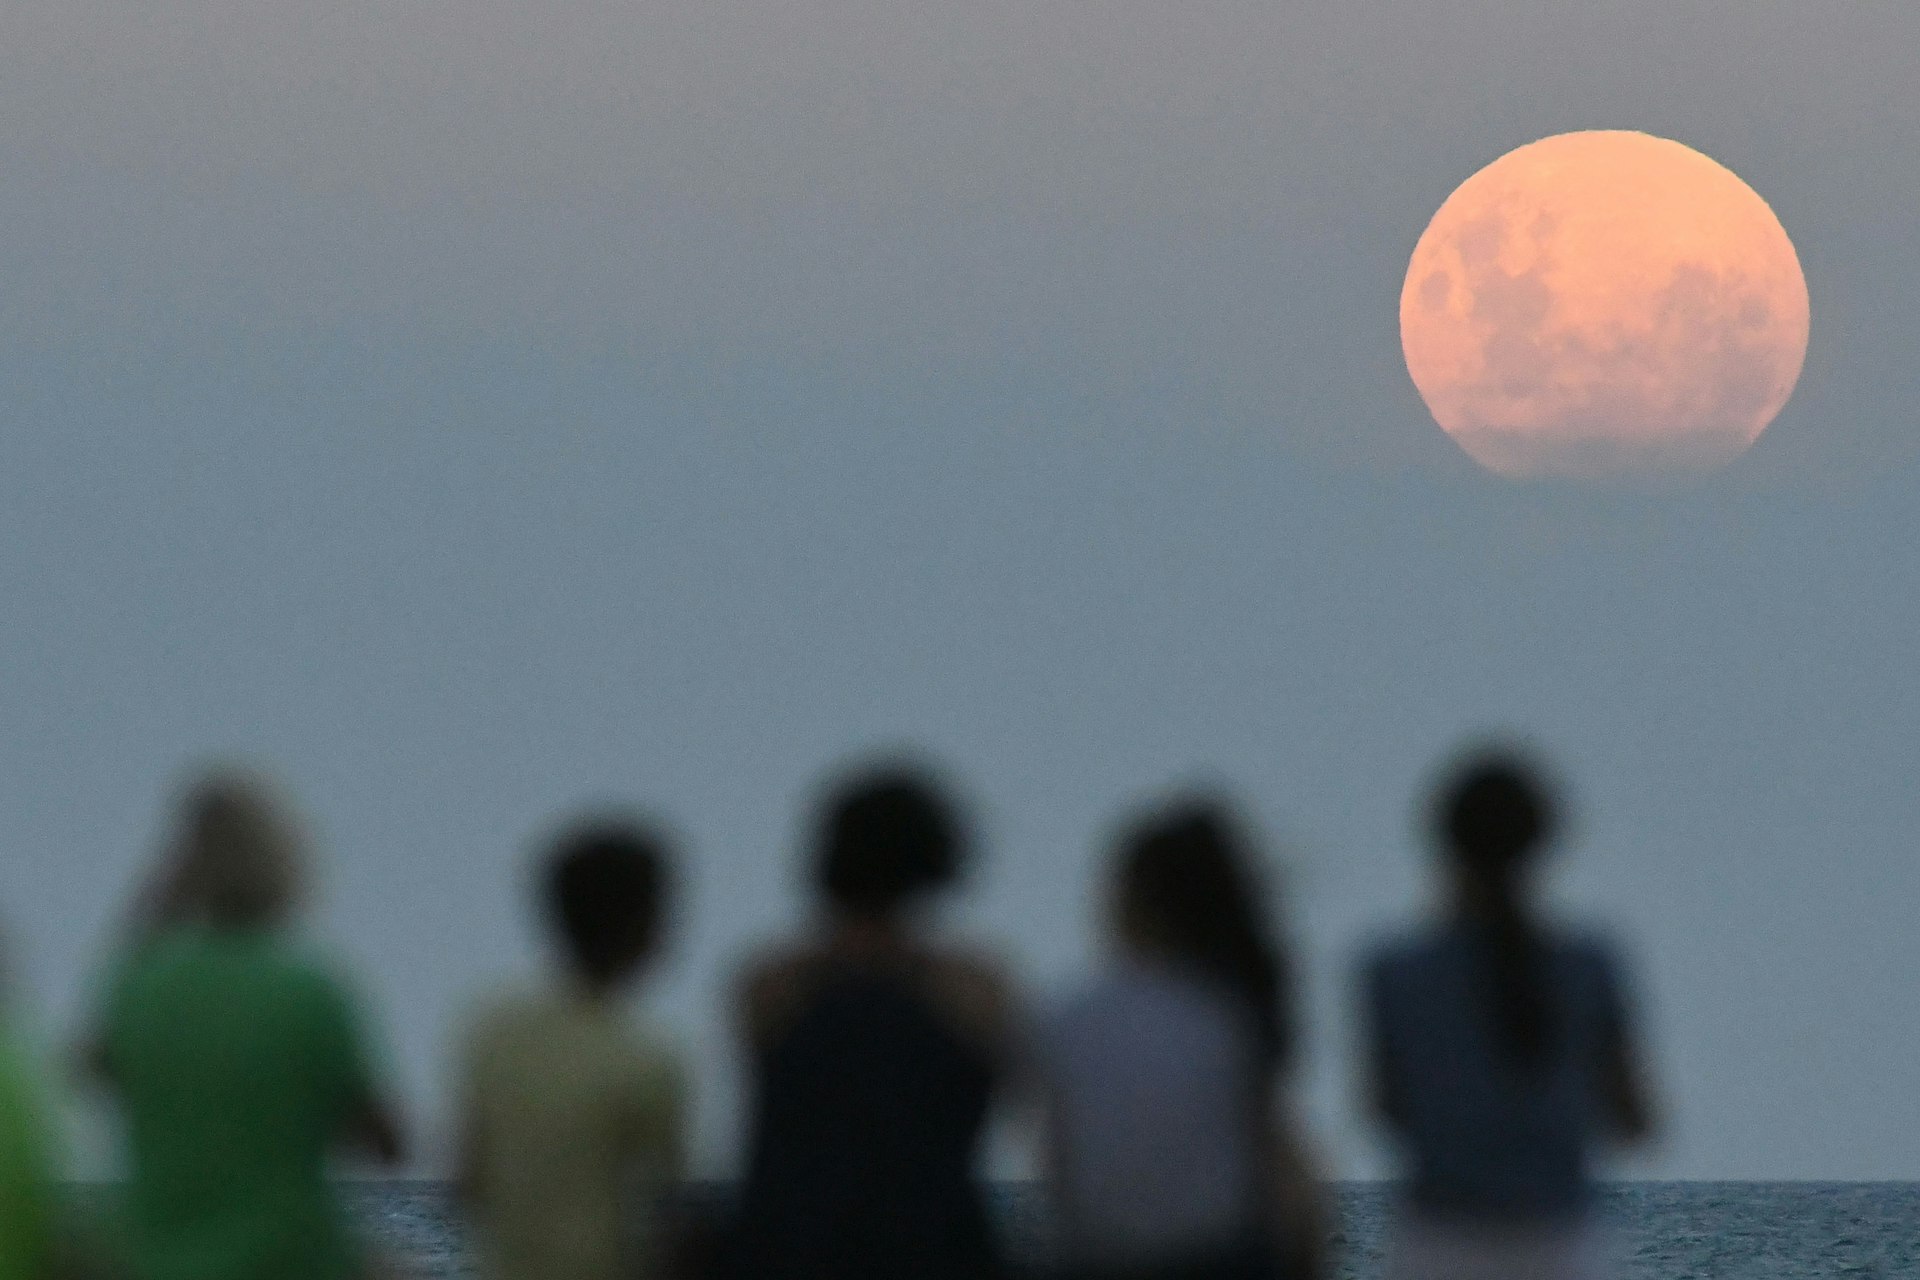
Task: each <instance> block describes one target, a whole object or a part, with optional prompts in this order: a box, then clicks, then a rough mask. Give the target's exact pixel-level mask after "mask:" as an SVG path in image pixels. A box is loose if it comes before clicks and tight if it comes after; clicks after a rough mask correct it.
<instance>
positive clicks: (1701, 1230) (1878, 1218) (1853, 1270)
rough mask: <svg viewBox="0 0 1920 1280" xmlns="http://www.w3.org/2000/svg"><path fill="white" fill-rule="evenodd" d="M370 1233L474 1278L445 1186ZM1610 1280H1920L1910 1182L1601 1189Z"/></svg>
mask: <svg viewBox="0 0 1920 1280" xmlns="http://www.w3.org/2000/svg"><path fill="white" fill-rule="evenodd" d="M350 1194H351V1195H352V1198H353V1205H354V1208H355V1210H356V1212H358V1213H359V1214H360V1216H361V1218H362V1220H363V1221H364V1223H365V1225H366V1229H367V1232H368V1234H369V1235H370V1236H371V1237H372V1238H373V1239H375V1240H377V1241H378V1242H380V1244H381V1245H382V1246H384V1247H385V1248H386V1249H388V1250H390V1251H391V1252H392V1253H394V1254H396V1255H399V1256H400V1258H402V1259H403V1260H404V1261H405V1262H406V1263H407V1264H408V1266H409V1267H410V1269H411V1270H412V1271H413V1272H414V1274H416V1275H419V1276H422V1277H434V1280H439V1278H440V1277H463V1276H469V1275H471V1274H473V1272H472V1267H471V1262H470V1258H469V1254H468V1252H467V1249H466V1245H465V1241H464V1240H463V1238H462V1235H461V1231H460V1228H459V1223H458V1216H457V1215H456V1214H455V1213H454V1212H453V1211H452V1208H451V1205H450V1204H449V1201H448V1197H447V1191H446V1188H445V1186H443V1185H441V1184H438V1183H430V1182H399V1183H370V1184H362V1185H360V1186H357V1187H355V1188H354V1189H353V1190H352V1191H351V1193H350ZM1338 1200H1339V1209H1340V1224H1339V1232H1338V1236H1337V1238H1336V1240H1335V1255H1336V1259H1337V1265H1336V1271H1335V1274H1336V1275H1337V1276H1338V1277H1339V1278H1340V1280H1375V1278H1376V1277H1378V1276H1379V1275H1380V1272H1381V1257H1382V1250H1383V1247H1384V1244H1385V1236H1386V1232H1387V1228H1388V1199H1387V1192H1386V1190H1385V1189H1384V1188H1382V1187H1380V1186H1377V1185H1371V1184H1345V1185H1343V1186H1341V1187H1340V1188H1339V1192H1338ZM1000 1208H1001V1212H1002V1215H1003V1220H1004V1224H1005V1228H1006V1231H1007V1235H1008V1238H1009V1239H1010V1240H1011V1241H1012V1242H1014V1244H1015V1246H1016V1247H1017V1248H1025V1249H1034V1248H1037V1247H1038V1245H1039V1243H1040V1241H1041V1240H1042V1238H1043V1237H1042V1232H1043V1230H1044V1226H1043V1223H1042V1221H1041V1218H1040V1215H1039V1213H1038V1212H1037V1209H1036V1206H1035V1204H1034V1200H1033V1196H1032V1194H1031V1193H1030V1192H1028V1191H1024V1190H1022V1189H1021V1188H1017V1187H1014V1188H1008V1189H1006V1190H1005V1191H1004V1192H1003V1193H1002V1195H1001V1197H1000ZM1606 1216H1607V1222H1608V1226H1609V1231H1610V1234H1611V1238H1612V1242H1613V1254H1614V1257H1615V1259H1616V1263H1617V1265H1616V1270H1615V1274H1616V1276H1617V1277H1619V1280H1818V1278H1823V1277H1849V1278H1851V1280H1920V1183H1915V1182H1637V1183H1621V1184H1616V1185H1614V1186H1612V1187H1610V1188H1608V1190H1607V1193H1606Z"/></svg>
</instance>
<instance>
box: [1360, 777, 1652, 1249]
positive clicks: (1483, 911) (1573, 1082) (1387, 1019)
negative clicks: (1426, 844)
mask: <svg viewBox="0 0 1920 1280" xmlns="http://www.w3.org/2000/svg"><path fill="white" fill-rule="evenodd" d="M1556 816H1557V815H1556V812H1555V805H1554V801H1553V798H1552V796H1551V794H1550V793H1549V791H1548V789H1547V787H1546V786H1545V785H1544V784H1543V783H1542V782H1541V780H1540V778H1539V775H1538V772H1537V770H1536V769H1535V768H1534V767H1533V766H1532V765H1531V764H1529V763H1528V762H1527V761H1526V760H1525V759H1524V758H1522V757H1521V756H1519V755H1518V754H1516V753H1513V752H1510V751H1505V750H1498V751H1485V752H1481V753H1479V754H1476V755H1474V756H1472V757H1470V758H1468V759H1467V760H1466V761H1465V762H1464V763H1462V764H1460V765H1458V766H1457V767H1456V768H1455V770H1454V771H1453V773H1452V775H1451V776H1450V777H1449V778H1448V779H1447V781H1446V782H1445V783H1444V784H1443V785H1442V786H1441V787H1440V788H1439V790H1438V791H1437V793H1436V795H1435V798H1434V802H1433V808H1432V822H1433V834H1434V837H1435V843H1436V845H1437V848H1438V852H1439V853H1440V855H1441V860H1442V863H1443V885H1444V897H1443V904H1442V910H1441V912H1440V914H1439V918H1438V919H1437V920H1436V921H1434V922H1432V923H1431V924H1429V925H1426V926H1424V927H1421V928H1419V929H1416V930H1413V931H1410V932H1408V933H1406V934H1404V935H1402V936H1399V937H1396V938H1394V939H1392V940H1390V941H1388V942H1386V943H1384V944H1382V945H1380V946H1377V947H1375V948H1374V949H1372V950H1371V951H1370V952H1369V954H1368V956H1367V958H1366V961H1365V965H1364V982H1363V985H1364V1010H1363V1014H1364V1021H1365V1025H1366V1028H1367V1031H1366V1045H1367V1053H1368V1076H1369V1085H1370V1094H1371V1102H1372V1105H1373V1108H1374V1110H1375V1111H1376V1113H1377V1115H1378V1117H1379V1119H1380V1120H1381V1121H1382V1122H1383V1123H1384V1125H1385V1127H1386V1128H1387V1130H1388V1131H1389V1132H1390V1134H1391V1135H1392V1137H1393V1138H1394V1139H1395V1140H1396V1141H1397V1144H1398V1145H1399V1147H1400V1148H1401V1150H1402V1152H1403V1155H1404V1157H1405V1160H1406V1164H1407V1167H1408V1176H1407V1179H1406V1181H1405V1185H1404V1193H1403V1200H1404V1203H1403V1207H1402V1212H1401V1215H1400V1224H1399V1228H1398V1230H1397V1232H1396V1239H1395V1246H1394V1249H1393V1255H1392V1258H1391V1260H1390V1263H1389V1274H1390V1275H1391V1276H1394V1277H1397V1278H1398V1280H1420V1278H1422V1277H1435V1276H1441V1275H1445V1276H1448V1277H1461V1278H1463V1280H1500V1278H1502V1277H1507V1276H1514V1277H1520V1276H1525V1277H1528V1278H1529V1280H1557V1278H1561V1277H1565V1278H1566V1280H1573V1278H1575V1277H1586V1276H1591V1275H1594V1274H1595V1273H1596V1272H1597V1270H1598V1269H1599V1260H1598V1257H1597V1250H1596V1249H1595V1247H1594V1232H1593V1230H1592V1226H1591V1204H1592V1199H1593V1189H1592V1180H1591V1173H1590V1160H1591V1156H1592V1153H1593V1151H1594V1149H1595V1147H1596V1146H1597V1145H1599V1144H1601V1143H1604V1142H1608V1141H1623V1142H1634V1141H1639V1140H1643V1139H1645V1138H1646V1137H1647V1136H1648V1135H1649V1134H1650V1132H1651V1130H1652V1127H1653V1126H1652V1117H1651V1108H1650V1105H1649V1102H1648V1097H1647V1092H1646V1089H1645V1087H1644V1085H1643V1084H1642V1073H1641V1071H1640V1068H1639V1052H1638V1049H1637V1047H1636V1044H1635V1038H1634V1034H1633V1026H1632V1018H1631V1015H1630V1010H1629V1002H1628V1000H1627V997H1626V991H1625V984H1624V982H1623V980H1622V978H1621V976H1620V966H1619V963H1618V961H1617V959H1616V958H1615V955H1614V952H1613V949H1612V948H1611V947H1610V946H1608V945H1607V943H1606V942H1605V941H1603V940H1602V939H1600V938H1598V937H1595V936H1591V935H1588V934H1585V933H1581V932H1578V931H1575V930H1572V929H1568V928H1564V927H1561V926H1558V925H1554V924H1550V923H1549V922H1547V921H1546V920H1544V919H1542V918H1541V917H1540V915H1539V914H1538V912H1537V910H1536V907H1535V904H1534V898H1533V875H1532V873H1533V870H1534V868H1535V865H1536V863H1537V862H1538V860H1539V856H1540V854H1541V853H1542V852H1543V851H1544V850H1545V849H1546V848H1547V847H1548V845H1549V844H1550V842H1551V838H1552V836H1553V834H1554V828H1555V824H1556Z"/></svg>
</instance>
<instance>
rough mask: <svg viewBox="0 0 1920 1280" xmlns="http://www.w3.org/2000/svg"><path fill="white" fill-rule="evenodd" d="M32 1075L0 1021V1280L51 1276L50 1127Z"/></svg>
mask: <svg viewBox="0 0 1920 1280" xmlns="http://www.w3.org/2000/svg"><path fill="white" fill-rule="evenodd" d="M3 1017H4V1010H0V1018H3ZM36 1075H37V1072H36V1071H35V1070H34V1069H33V1067H32V1066H31V1065H30V1064H29V1060H28V1056H27V1054H26V1053H25V1052H23V1051H22V1049H21V1047H20V1045H19V1044H18V1042H17V1041H16V1040H15V1038H14V1036H13V1034H12V1029H11V1028H10V1027H8V1026H7V1025H6V1024H5V1022H4V1021H0V1280H48V1278H49V1277H51V1276H53V1275H54V1274H55V1271H54V1267H55V1258H54V1253H55V1248H56V1240H55V1227H54V1194H55V1193H54V1174H53V1153H52V1139H51V1134H50V1132H49V1130H50V1128H51V1126H50V1125H49V1124H48V1120H47V1112H46V1105H45V1102H44V1099H43V1097H42V1095H41V1092H40V1089H39V1087H38V1081H37V1080H36V1078H35V1077H36Z"/></svg>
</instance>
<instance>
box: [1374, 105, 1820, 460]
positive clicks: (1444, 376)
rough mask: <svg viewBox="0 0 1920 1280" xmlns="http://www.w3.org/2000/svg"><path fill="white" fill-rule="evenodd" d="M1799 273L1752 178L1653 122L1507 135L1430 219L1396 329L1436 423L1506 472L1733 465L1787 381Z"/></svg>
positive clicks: (1797, 361)
mask: <svg viewBox="0 0 1920 1280" xmlns="http://www.w3.org/2000/svg"><path fill="white" fill-rule="evenodd" d="M1808 323H1809V315H1808V306H1807V282H1806V277H1805V276H1804V275H1803V274H1802V272H1801V269H1800V258H1799V255H1798V254H1796V253H1795V252H1794V249H1793V242H1792V241H1791V240H1789V239H1788V238H1787V233H1786V230H1785V228H1783V227H1782V226H1781V225H1780V220H1779V219H1778V218H1776V217H1775V216H1774V214H1773V210H1772V209H1770V208H1768V207H1767V203H1766V201H1764V200H1762V199H1761V198H1760V197H1759V196H1758V195H1757V194H1755V192H1754V190H1753V189H1752V188H1751V187H1749V186H1748V185H1747V184H1746V183H1744V182H1742V181H1741V180H1740V179H1739V178H1738V177H1736V176H1735V175H1734V174H1733V173H1732V172H1730V171H1729V170H1727V169H1725V168H1722V167H1721V166H1720V165H1719V164H1717V163H1715V162H1714V161H1713V160H1710V159H1708V158H1707V157H1706V156H1704V155H1701V154H1700V153H1699V152H1698V151H1694V150H1692V149H1691V148H1689V147H1686V146H1683V145H1681V144H1680V143H1678V142H1672V141H1669V140H1667V139H1665V138H1656V137H1653V136H1651V135H1650V134H1644V133H1626V132H1613V131H1596V132H1588V133H1566V134H1560V135H1557V136H1555V137H1551V138H1546V139H1543V140H1542V141H1539V142H1535V143H1532V144H1530V145H1528V146H1524V147H1521V148H1519V149H1518V150H1516V151H1511V152H1509V153H1507V154H1506V155H1504V156H1502V157H1501V158H1500V159H1498V160H1496V161H1494V162H1493V163H1492V164H1490V165H1488V166H1487V167H1486V168H1484V169H1482V170H1481V171H1480V172H1478V173H1476V174H1474V175H1473V176H1472V177H1471V178H1468V179H1467V180H1466V181H1465V182H1464V183H1462V184H1461V185H1460V188H1459V189H1458V190H1457V191H1455V192H1454V193H1453V194H1452V195H1451V196H1449V197H1448V198H1447V201H1446V203H1445V204H1443V205H1441V206H1440V211H1439V212H1438V213H1436V214H1434V216H1433V221H1432V222H1431V223H1430V224H1429V225H1428V226H1427V229H1426V233H1425V234H1424V235H1422V236H1421V237H1420V243H1419V244H1418V246H1416V247H1415V249H1414V251H1413V261H1412V263H1411V265H1410V266H1409V267H1408V268H1407V280H1406V285H1405V287H1404V288H1403V289H1402V290H1401V293H1400V345H1401V347H1402V349H1403V350H1404V351H1405V352H1406V357H1407V371H1408V372H1409V373H1411V374H1412V375H1413V382H1414V385H1415V386H1416V387H1417V388H1419V391H1420V395H1421V398H1422V399H1424V400H1425V401H1426V402H1427V408H1428V409H1430V410H1432V412H1433V416H1434V420H1435V421H1437V422H1438V423H1439V424H1440V426H1441V427H1442V428H1443V429H1445V431H1446V432H1447V434H1448V435H1450V436H1452V437H1453V439H1454V440H1455V441H1456V442H1457V443H1458V444H1459V445H1460V447H1461V448H1462V449H1464V450H1466V452H1467V454H1468V455H1469V456H1470V457H1472V458H1473V460H1474V461H1476V462H1478V463H1479V464H1480V465H1481V466H1483V467H1486V468H1487V469H1488V470H1489V471H1493V472H1495V473H1496V474H1499V475H1502V476H1506V477H1509V478H1512V479H1531V478H1536V477H1546V476H1569V477H1577V478H1582V479H1610V478H1620V477H1629V476H1636V475H1642V476H1644V475H1654V474H1662V473H1671V472H1675V471H1695V472H1697V471H1704V470H1710V469H1712V468H1715V467H1719V466H1722V465H1724V464H1726V463H1728V462H1730V461H1732V460H1733V459H1734V458H1737V457H1739V456H1740V455H1741V454H1742V453H1744V452H1745V451H1746V450H1747V447H1748V446H1749V445H1751V444H1752V443H1753V442H1754V440H1755V439H1757V438H1758V437H1759V435H1760V433H1761V432H1762V431H1764V430H1766V428H1767V424H1768V423H1770V422H1772V421H1773V419H1774V416H1775V415H1776V414H1778V413H1779V412H1780V410H1781V408H1782V406H1784V405H1785V404H1786V402H1787V398H1788V397H1789V396H1790V395H1792V394H1793V388H1794V384H1795V383H1796V382H1797V381H1798V380H1799V378H1800V369H1801V366H1802V364H1803V363H1804V362H1805V360H1806V354H1807V330H1808Z"/></svg>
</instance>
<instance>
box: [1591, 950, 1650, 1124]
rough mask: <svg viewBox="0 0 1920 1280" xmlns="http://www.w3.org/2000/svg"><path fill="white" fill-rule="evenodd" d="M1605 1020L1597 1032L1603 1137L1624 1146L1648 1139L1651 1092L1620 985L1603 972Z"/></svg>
mask: <svg viewBox="0 0 1920 1280" xmlns="http://www.w3.org/2000/svg"><path fill="white" fill-rule="evenodd" d="M1604 982H1605V998H1606V1009H1605V1020H1604V1023H1603V1026H1602V1029H1601V1039H1600V1062H1599V1064H1598V1065H1599V1073H1598V1074H1599V1089H1600V1105H1601V1109H1602V1114H1603V1116H1604V1118H1605V1121H1606V1125H1607V1136H1608V1137H1610V1138H1612V1139H1613V1140H1614V1141H1615V1142H1618V1143H1621V1144H1622V1145H1625V1146H1637V1145H1640V1144H1642V1143H1645V1142H1647V1141H1649V1140H1651V1139H1652V1137H1653V1136H1654V1133H1655V1130H1656V1128H1657V1127H1658V1126H1657V1120H1656V1115H1655V1108H1654V1102H1653V1090H1652V1088H1651V1087H1650V1086H1649V1084H1648V1082H1647V1071H1646V1064H1645V1059H1644V1058H1643V1057H1642V1056H1641V1052H1640V1041H1639V1037H1638V1035H1636V1034H1635V1031H1634V1020H1633V1018H1632V1016H1631V1014H1630V1013H1629V1008H1628V1001H1627V999H1626V996H1625V993H1624V989H1623V983H1622V982H1621V981H1620V979H1619V978H1618V977H1617V976H1616V974H1615V972H1614V969H1613V967H1612V966H1611V965H1608V966H1607V967H1606V970H1605V979H1604Z"/></svg>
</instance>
